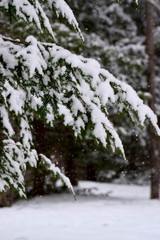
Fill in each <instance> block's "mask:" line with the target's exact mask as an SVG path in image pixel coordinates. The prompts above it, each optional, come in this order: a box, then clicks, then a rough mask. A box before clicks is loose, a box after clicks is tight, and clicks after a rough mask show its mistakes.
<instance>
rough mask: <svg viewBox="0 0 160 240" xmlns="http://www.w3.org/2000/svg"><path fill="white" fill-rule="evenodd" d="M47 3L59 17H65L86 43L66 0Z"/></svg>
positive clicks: (50, 0)
mask: <svg viewBox="0 0 160 240" xmlns="http://www.w3.org/2000/svg"><path fill="white" fill-rule="evenodd" d="M47 2H48V5H49V7H50V8H51V9H54V10H55V12H56V15H57V17H59V16H62V17H64V18H65V19H66V20H67V21H68V23H69V24H70V25H71V26H73V28H74V29H75V30H76V31H77V32H78V34H79V36H80V37H81V39H82V40H83V41H84V39H83V35H82V33H81V30H80V29H79V26H78V22H77V20H76V18H75V16H74V14H73V11H72V10H71V8H70V7H69V6H68V4H67V3H66V2H65V1H64V0H47Z"/></svg>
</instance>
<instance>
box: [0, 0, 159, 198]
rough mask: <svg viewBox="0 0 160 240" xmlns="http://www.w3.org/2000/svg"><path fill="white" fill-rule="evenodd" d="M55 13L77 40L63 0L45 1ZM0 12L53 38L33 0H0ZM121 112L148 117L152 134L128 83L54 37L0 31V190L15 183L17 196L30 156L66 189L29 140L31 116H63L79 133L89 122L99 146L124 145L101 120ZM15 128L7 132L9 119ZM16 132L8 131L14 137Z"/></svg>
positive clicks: (150, 115) (145, 110) (51, 118)
mask: <svg viewBox="0 0 160 240" xmlns="http://www.w3.org/2000/svg"><path fill="white" fill-rule="evenodd" d="M47 3H48V6H49V8H50V9H51V10H54V12H55V13H56V15H57V17H59V16H62V17H64V18H66V19H67V21H68V23H69V24H70V25H72V27H74V29H75V30H76V31H77V32H78V34H79V35H80V37H81V38H82V39H83V36H82V34H81V31H80V29H79V27H78V23H77V21H76V19H75V17H74V15H73V12H72V10H71V9H70V8H69V6H68V5H67V3H66V2H65V1H63V0H47ZM0 10H1V11H3V12H5V13H7V14H9V15H12V17H13V18H15V19H17V20H18V19H21V21H22V20H23V21H24V22H26V23H27V24H34V25H35V26H36V27H37V28H38V29H39V30H40V31H46V32H48V33H49V34H50V35H51V36H52V37H53V39H54V33H53V30H52V28H51V25H50V23H49V19H48V17H47V15H46V13H45V12H44V10H43V7H42V5H41V3H40V2H39V1H38V0H21V1H19V0H12V1H11V0H1V1H0ZM110 105H112V106H113V107H114V108H115V109H116V110H117V112H123V111H124V112H125V113H127V116H128V117H129V118H130V119H131V120H132V121H135V122H138V124H139V125H140V126H143V125H144V122H145V120H146V119H147V118H148V119H149V120H150V122H151V124H152V125H153V127H154V128H155V130H156V132H157V134H158V135H160V129H159V127H158V125H157V117H156V116H155V114H154V113H153V112H152V110H151V109H150V108H149V107H148V106H146V105H144V104H143V101H142V100H141V99H140V98H139V97H138V95H137V93H136V92H135V91H134V90H133V88H132V87H131V86H129V85H128V84H126V83H124V82H121V81H119V80H118V79H116V78H115V77H114V76H113V75H112V74H110V73H109V72H108V71H107V70H105V69H102V68H101V67H100V65H99V63H98V62H97V61H95V60H93V59H88V58H84V57H83V56H78V55H75V54H72V53H71V52H70V51H68V50H66V49H64V48H62V47H60V46H58V45H56V44H55V43H42V42H40V41H38V40H37V39H36V38H35V37H34V36H28V37H27V38H26V40H25V41H24V42H22V41H20V40H13V39H11V38H6V37H5V36H2V35H1V36H0V125H1V129H2V131H1V133H0V134H1V135H2V136H0V137H1V144H0V147H1V152H0V154H1V156H0V191H5V190H6V189H8V188H9V187H13V188H15V189H16V190H17V191H18V193H19V195H20V196H25V187H24V177H23V173H24V171H25V170H26V167H27V165H28V164H29V165H30V166H32V167H36V165H37V161H41V163H42V164H43V165H44V166H45V167H46V168H47V169H48V170H49V171H50V172H51V173H53V174H54V175H58V176H59V177H60V178H61V179H62V181H63V182H64V183H65V184H66V185H67V186H68V188H69V189H71V190H72V192H73V189H72V186H71V183H70V181H69V179H68V178H67V177H66V176H65V175H64V174H63V173H62V172H61V171H60V169H59V168H58V167H56V166H55V165H54V164H53V163H52V162H51V160H50V159H48V158H47V157H46V156H44V155H43V154H39V155H38V153H37V151H36V150H35V149H34V145H33V141H32V122H33V119H35V118H37V119H41V120H42V121H43V122H44V123H45V124H47V125H50V126H54V120H55V119H58V118H60V117H61V118H62V119H63V123H64V125H67V126H70V127H71V128H72V129H73V132H74V135H75V136H81V135H82V134H83V133H84V132H85V130H86V129H87V128H88V126H90V132H91V135H92V136H93V137H94V138H95V139H96V140H97V141H98V142H100V143H101V144H102V145H103V146H104V147H107V146H110V147H111V148H112V150H113V151H115V150H119V151H120V152H121V153H122V154H123V156H124V157H125V155H124V149H123V145H122V142H121V140H120V138H119V136H118V133H117V132H116V130H115V129H114V126H113V124H112V123H111V121H110V120H109V113H108V110H107V107H108V106H110ZM15 121H16V122H18V126H19V129H18V130H16V133H15V130H14V124H13V122H15ZM17 131H18V133H17ZM15 136H16V137H15Z"/></svg>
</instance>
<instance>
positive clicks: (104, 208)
mask: <svg viewBox="0 0 160 240" xmlns="http://www.w3.org/2000/svg"><path fill="white" fill-rule="evenodd" d="M80 188H81V189H83V191H80V193H81V194H80V193H79V194H78V196H77V201H75V200H74V199H73V197H72V195H71V194H60V195H52V196H47V197H41V198H40V197H39V198H38V197H36V198H34V199H32V200H28V201H19V202H17V203H16V204H14V205H13V206H12V207H10V208H3V209H0V219H1V221H0V240H160V201H157V200H152V201H151V200H149V187H146V186H127V185H116V184H106V183H93V182H80ZM88 189H89V190H88Z"/></svg>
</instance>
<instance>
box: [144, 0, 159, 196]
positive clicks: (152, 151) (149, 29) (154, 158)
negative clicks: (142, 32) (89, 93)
mask: <svg viewBox="0 0 160 240" xmlns="http://www.w3.org/2000/svg"><path fill="white" fill-rule="evenodd" d="M146 24H147V26H146V52H147V54H148V68H147V83H148V91H149V93H150V94H151V95H152V97H151V99H150V101H149V106H150V108H151V109H152V110H153V111H154V112H156V108H155V103H156V93H155V89H156V87H155V69H154V65H155V63H154V41H153V27H154V19H153V5H152V4H151V3H150V1H149V0H146ZM148 132H149V157H150V162H151V199H158V198H159V187H160V171H159V167H160V164H159V147H158V145H159V139H158V138H157V136H156V135H155V133H154V131H153V129H152V128H151V127H149V131H148Z"/></svg>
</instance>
